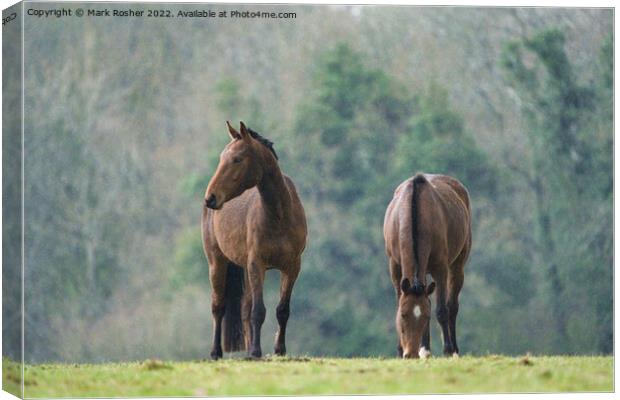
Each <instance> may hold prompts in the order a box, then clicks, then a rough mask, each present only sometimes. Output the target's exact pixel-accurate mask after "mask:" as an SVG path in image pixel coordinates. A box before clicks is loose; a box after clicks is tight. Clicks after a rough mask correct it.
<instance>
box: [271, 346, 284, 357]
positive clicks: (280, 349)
mask: <svg viewBox="0 0 620 400" xmlns="http://www.w3.org/2000/svg"><path fill="white" fill-rule="evenodd" d="M273 352H274V353H275V354H276V356H285V355H286V347H285V346H276V347H275V348H274V350H273Z"/></svg>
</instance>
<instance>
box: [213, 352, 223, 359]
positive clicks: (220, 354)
mask: <svg viewBox="0 0 620 400" xmlns="http://www.w3.org/2000/svg"><path fill="white" fill-rule="evenodd" d="M222 355H223V354H222V352H221V351H217V350H213V351H212V352H211V359H212V360H213V361H217V360H219V359H220V358H222Z"/></svg>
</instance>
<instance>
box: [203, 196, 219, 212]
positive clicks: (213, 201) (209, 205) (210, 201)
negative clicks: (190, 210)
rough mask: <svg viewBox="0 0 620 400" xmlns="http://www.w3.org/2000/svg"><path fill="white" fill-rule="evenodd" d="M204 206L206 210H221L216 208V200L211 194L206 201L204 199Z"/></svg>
mask: <svg viewBox="0 0 620 400" xmlns="http://www.w3.org/2000/svg"><path fill="white" fill-rule="evenodd" d="M205 206H206V207H207V208H210V209H212V210H217V209H219V208H221V207H218V206H217V199H216V197H215V195H214V194H212V195H211V196H209V197H208V198H207V199H205Z"/></svg>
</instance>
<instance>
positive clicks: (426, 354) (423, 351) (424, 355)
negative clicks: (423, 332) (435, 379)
mask: <svg viewBox="0 0 620 400" xmlns="http://www.w3.org/2000/svg"><path fill="white" fill-rule="evenodd" d="M418 355H419V356H420V358H428V357H430V356H431V352H430V351H428V349H427V348H426V347H424V346H422V347H420V351H419V352H418Z"/></svg>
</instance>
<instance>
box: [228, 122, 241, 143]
mask: <svg viewBox="0 0 620 400" xmlns="http://www.w3.org/2000/svg"><path fill="white" fill-rule="evenodd" d="M226 125H228V134H229V135H230V137H231V138H232V139H233V140H236V139H241V134H240V133H239V132H237V131H236V130H235V128H233V127H232V125H230V122H228V121H226Z"/></svg>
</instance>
